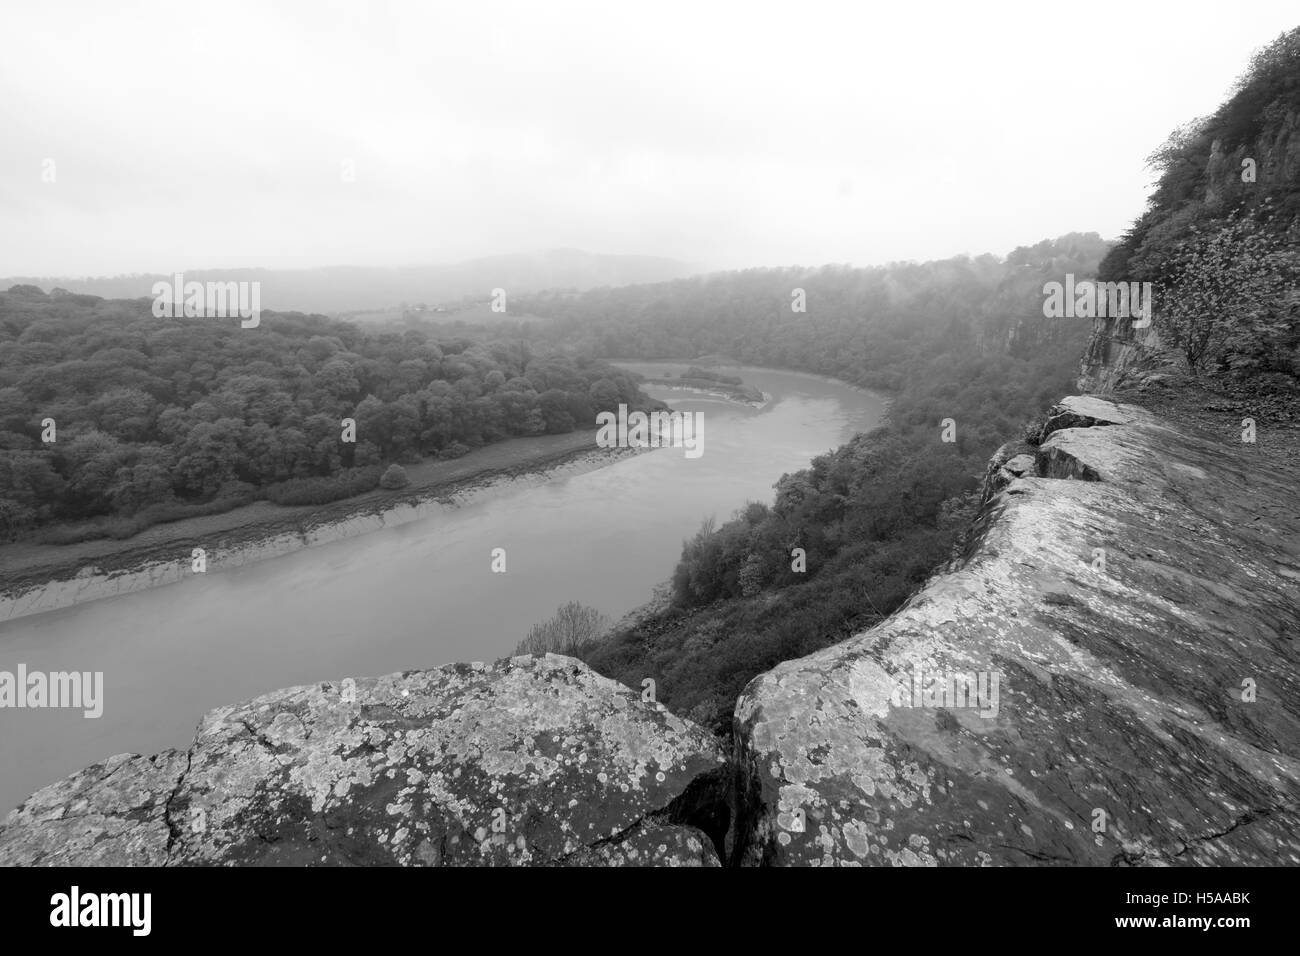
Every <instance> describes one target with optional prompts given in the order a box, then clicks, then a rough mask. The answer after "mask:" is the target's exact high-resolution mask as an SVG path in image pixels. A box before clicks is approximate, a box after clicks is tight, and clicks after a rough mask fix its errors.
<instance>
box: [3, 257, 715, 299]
mask: <svg viewBox="0 0 1300 956" xmlns="http://www.w3.org/2000/svg"><path fill="white" fill-rule="evenodd" d="M694 271H695V270H694V269H692V268H691V267H690V266H688V265H687V264H686V263H683V262H678V261H676V260H674V259H664V258H659V257H656V256H614V255H597V254H595V253H590V252H583V251H581V250H578V249H554V250H551V251H549V252H542V253H537V254H519V255H501V256H488V257H486V258H481V259H469V260H466V261H464V262H458V263H451V264H444V265H428V266H401V267H395V268H375V267H365V266H329V267H325V268H320V269H251V268H249V269H196V270H192V271H186V272H185V278H186V279H187V280H191V279H192V280H196V281H199V282H205V281H208V280H213V281H223V282H225V281H232V280H233V281H250V282H251V281H260V282H261V283H262V290H261V295H262V303H261V304H262V308H264V309H271V310H275V311H296V312H316V313H323V314H333V313H339V312H355V311H361V310H369V309H385V308H389V307H392V306H397V305H400V304H401V303H409V304H412V305H414V304H415V303H428V304H429V305H433V304H435V303H440V302H446V301H449V300H460V299H463V298H465V297H474V298H480V297H481V298H483V299H484V300H486V299H487V298H488V297H489V295H490V294H491V292H492V290H493V289H496V288H501V289H505V290H506V292H507V294H508V295H513V294H516V293H523V292H538V291H540V290H542V289H578V290H581V289H593V288H598V287H601V286H621V285H631V284H634V283H642V282H662V281H665V280H668V279H678V278H681V277H683V276H687V275H691V274H692V273H693V272H694ZM167 278H169V275H166V274H163V273H148V274H143V273H142V274H138V275H128V276H111V277H99V278H69V277H59V276H14V277H11V278H7V279H0V289H7V288H9V287H10V286H12V285H35V286H39V287H40V288H42V289H44V290H45V291H46V292H49V291H50V290H52V289H55V288H61V289H66V290H67V291H69V292H79V293H86V294H89V295H98V296H103V297H104V298H110V299H130V298H137V297H140V296H149V295H151V294H152V293H151V291H150V290H151V289H152V287H153V284H154V283H155V282H157V281H159V280H163V279H167Z"/></svg>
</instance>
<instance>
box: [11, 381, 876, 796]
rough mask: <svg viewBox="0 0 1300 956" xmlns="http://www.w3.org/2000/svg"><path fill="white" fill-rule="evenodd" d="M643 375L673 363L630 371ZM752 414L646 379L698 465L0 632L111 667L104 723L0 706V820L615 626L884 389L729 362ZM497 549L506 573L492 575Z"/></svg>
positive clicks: (551, 494) (640, 472)
mask: <svg viewBox="0 0 1300 956" xmlns="http://www.w3.org/2000/svg"><path fill="white" fill-rule="evenodd" d="M625 367H628V368H632V369H635V370H637V371H640V372H642V373H644V374H647V375H649V376H652V377H662V376H663V375H664V374H665V372H668V373H670V374H676V373H679V372H681V371H683V370H684V369H685V366H684V365H666V364H659V363H653V364H652V363H625ZM726 371H727V372H728V373H729V374H733V375H740V376H741V377H743V378H744V380H745V382H746V384H750V385H754V386H756V387H757V388H760V389H762V390H763V391H764V392H766V393H769V394H770V395H771V396H772V401H771V402H770V403H769V404H768V405H767V406H765V407H764V408H762V409H752V408H748V407H744V406H739V405H734V404H730V403H726V402H722V401H719V400H715V399H711V398H708V397H705V396H696V395H692V394H690V393H687V392H682V391H669V390H666V389H659V388H654V387H648V388H647V389H646V390H647V392H648V393H649V394H652V395H654V396H655V397H656V398H662V399H664V400H665V401H667V402H669V403H670V404H671V405H672V406H673V407H674V408H675V409H680V410H682V411H688V412H702V413H703V416H704V433H703V439H704V440H703V446H702V447H703V449H704V452H703V454H702V455H700V456H699V457H696V458H688V457H686V454H685V449H681V448H671V447H667V448H661V449H658V450H655V451H652V452H647V453H643V454H640V455H636V456H633V457H629V458H624V459H622V460H620V461H618V462H617V463H615V464H613V465H611V466H609V467H607V468H602V469H599V470H597V471H593V472H589V473H586V474H581V475H576V476H572V477H566V478H556V479H555V480H552V481H549V482H546V483H543V484H539V485H536V486H533V487H519V488H516V489H511V490H508V491H506V492H504V493H503V495H502V496H501V497H497V498H494V499H491V500H486V501H482V502H478V503H475V504H470V505H467V506H466V507H464V508H462V509H459V510H457V511H454V512H450V513H447V514H441V515H437V516H435V517H431V518H427V519H424V520H420V521H415V522H412V523H410V524H406V525H401V526H398V527H394V528H388V529H384V530H381V531H376V532H374V533H372V534H368V535H364V536H362V537H359V538H352V539H348V540H341V541H336V542H333V543H330V544H326V545H322V546H319V547H314V548H309V549H305V550H302V551H297V552H294V553H292V554H287V555H284V556H282V557H278V558H274V559H271V560H269V561H265V562H262V563H259V564H255V565H251V566H248V567H243V568H237V569H234V570H231V571H226V572H222V573H219V574H207V575H194V576H193V577H190V578H187V579H186V580H184V581H182V582H179V583H176V584H169V585H167V586H165V587H159V588H154V589H153V590H148V591H139V592H136V593H133V594H123V595H120V596H117V597H112V598H105V599H102V600H99V601H93V602H91V603H88V604H82V605H78V606H75V607H70V608H66V609H63V610H58V611H51V612H48V613H45V614H38V615H34V616H31V617H25V618H19V619H17V620H14V621H10V622H7V623H4V624H0V671H8V672H10V673H15V672H16V671H17V668H18V665H19V664H25V665H26V667H27V671H28V673H32V672H37V671H40V672H46V673H48V672H51V671H72V670H75V671H83V672H84V671H90V672H96V671H102V672H103V675H104V678H103V680H104V691H103V698H104V701H103V705H104V706H103V715H102V716H101V717H99V718H97V719H87V718H85V717H84V716H83V715H82V712H81V711H70V710H56V709H45V710H35V709H9V708H3V709H0V819H2V818H3V816H4V814H5V813H6V812H7V811H8V810H9V809H10V808H11V807H14V806H16V805H17V804H18V803H20V802H21V801H22V800H23V799H25V798H26V797H27V795H28V794H30V793H31V792H33V791H34V790H36V789H38V788H39V787H42V786H44V785H46V784H48V783H52V782H54V781H56V780H58V779H59V778H61V777H63V776H66V775H67V774H69V773H72V772H74V771H76V770H78V769H80V768H82V767H84V766H87V765H89V764H91V763H95V762H97V761H100V760H103V759H104V758H106V757H109V756H111V755H113V754H117V753H125V752H131V753H143V754H150V753H155V752H157V751H159V750H163V749H166V748H168V747H183V746H185V745H187V744H188V743H189V741H190V740H191V739H192V737H193V731H194V727H195V725H196V724H197V723H198V721H199V719H200V718H201V717H202V715H203V713H204V712H205V711H207V710H209V709H211V708H213V707H216V706H220V705H223V704H232V703H236V702H238V701H241V700H245V699H248V698H250V697H255V696H257V695H259V694H262V693H265V692H267V691H271V690H275V689H276V688H280V687H289V686H294V685H298V684H308V683H312V682H315V681H322V680H339V679H341V678H344V677H349V676H350V677H363V676H375V675H380V674H387V673H392V672H393V671H400V670H414V669H420V668H428V667H436V666H438V665H440V664H445V663H448V662H451V661H458V660H460V661H472V660H483V661H488V660H493V659H495V658H498V657H504V656H508V655H510V654H511V653H512V652H513V651H514V648H515V645H516V644H517V642H518V641H519V640H520V638H522V637H523V636H524V634H525V633H526V632H527V630H528V628H529V626H530V625H531V624H533V623H535V622H537V621H541V620H544V619H546V618H548V617H550V616H551V615H552V614H553V613H554V612H555V610H556V608H557V607H558V606H559V605H560V604H563V603H564V602H565V601H569V600H577V601H581V602H582V603H583V604H587V605H590V606H593V607H596V608H599V609H600V610H601V611H603V612H604V613H605V614H607V615H609V616H610V617H611V618H612V619H617V618H618V617H621V616H622V615H623V614H625V613H626V612H627V611H629V610H631V609H632V608H634V607H636V606H638V605H640V604H642V603H644V602H645V601H646V600H647V599H648V598H649V597H650V591H651V588H652V587H653V586H654V585H655V584H657V583H658V582H660V581H663V580H664V579H666V578H667V577H669V576H670V575H671V573H672V569H673V567H674V565H675V564H676V562H677V558H678V557H679V555H680V554H681V546H682V541H683V539H684V538H687V537H689V536H691V535H692V534H694V533H695V531H696V530H697V529H698V528H699V526H700V523H701V522H702V521H703V519H705V518H706V517H708V516H710V515H714V516H716V517H717V520H718V521H719V523H721V522H722V521H725V520H726V519H727V518H728V517H730V516H731V514H732V513H733V512H734V511H736V510H737V509H738V508H741V507H742V506H743V505H744V504H745V503H746V502H747V501H765V502H770V501H771V500H772V486H773V484H774V483H775V482H776V480H777V479H778V478H780V477H781V475H782V474H784V473H786V472H790V471H796V470H798V469H800V468H802V467H805V466H806V465H807V464H808V462H809V461H810V459H812V458H813V457H814V456H816V455H818V454H821V453H822V452H825V451H827V450H829V449H831V448H834V447H836V446H837V445H840V444H843V443H844V442H845V441H847V440H848V438H849V437H850V436H852V435H853V434H854V433H855V432H858V431H865V430H867V429H870V428H872V427H874V426H875V425H876V424H877V423H878V421H879V419H880V416H881V414H882V412H883V410H884V404H883V400H882V399H881V398H879V397H878V396H875V395H872V394H870V393H867V392H863V391H861V390H858V389H854V388H851V387H849V386H847V385H844V384H841V383H838V382H832V381H829V380H827V379H823V378H819V377H816V376H811V375H802V374H799V373H794V372H779V371H773V370H769V369H753V368H733V369H727V370H726ZM495 548H503V549H505V553H506V554H505V561H506V571H505V573H494V572H493V571H492V551H493V549H495Z"/></svg>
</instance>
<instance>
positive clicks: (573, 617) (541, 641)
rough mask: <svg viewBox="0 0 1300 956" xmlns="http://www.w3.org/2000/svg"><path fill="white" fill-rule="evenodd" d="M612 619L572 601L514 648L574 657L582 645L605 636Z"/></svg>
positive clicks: (533, 652)
mask: <svg viewBox="0 0 1300 956" xmlns="http://www.w3.org/2000/svg"><path fill="white" fill-rule="evenodd" d="M608 629H609V620H608V619H607V618H606V617H605V615H603V614H601V613H600V612H599V611H597V610H596V609H595V608H592V607H584V606H583V605H581V604H579V603H578V602H577V601H570V602H569V603H568V604H565V605H564V606H563V607H561V608H560V609H559V610H558V611H556V612H555V616H554V617H553V618H551V619H550V620H549V621H544V622H543V623H541V624H534V625H533V626H532V627H530V628H529V629H528V636H527V637H525V638H524V639H523V640H522V641H520V642H519V646H518V647H516V648H515V653H516V654H545V653H547V652H550V653H552V654H564V655H567V656H569V657H574V656H576V655H577V653H578V652H579V651H580V650H581V649H582V648H583V646H584V645H587V644H590V643H592V642H594V641H595V640H597V639H598V638H600V637H601V636H603V635H604V633H605V632H606V631H607V630H608Z"/></svg>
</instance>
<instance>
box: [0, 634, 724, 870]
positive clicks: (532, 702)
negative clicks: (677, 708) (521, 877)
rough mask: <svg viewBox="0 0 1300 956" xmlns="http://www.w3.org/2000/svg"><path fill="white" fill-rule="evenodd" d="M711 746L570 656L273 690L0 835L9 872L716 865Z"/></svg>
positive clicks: (719, 783) (51, 794)
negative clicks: (43, 868) (32, 868)
mask: <svg viewBox="0 0 1300 956" xmlns="http://www.w3.org/2000/svg"><path fill="white" fill-rule="evenodd" d="M723 766H724V760H723V756H722V754H721V753H720V751H719V750H718V748H717V746H716V745H715V743H714V741H713V738H712V737H710V736H709V735H708V734H706V733H705V732H704V731H702V730H700V729H699V728H697V727H694V726H692V725H690V724H687V723H686V722H685V721H683V720H680V719H678V718H677V717H675V716H673V715H672V714H670V713H669V712H668V711H666V710H665V709H664V708H663V707H661V706H659V705H656V704H654V703H649V702H643V701H642V700H641V698H640V696H639V695H637V694H634V693H633V692H632V691H630V690H628V689H627V688H625V687H623V686H622V685H621V684H617V683H615V682H613V681H610V680H607V679H606V678H603V677H600V676H598V675H596V674H595V673H593V672H592V671H590V670H588V669H587V668H586V667H585V666H584V665H583V664H581V663H579V662H578V661H575V660H572V659H570V658H565V657H557V656H554V655H547V656H545V657H518V658H513V659H510V660H502V661H498V662H497V663H495V664H492V665H483V664H473V665H470V664H454V665H448V666H446V667H442V668H439V669H437V670H431V671H422V672H416V673H407V674H396V675H392V676H388V677H381V678H377V679H368V680H358V681H355V682H351V681H348V682H344V683H341V684H331V683H326V684H318V685H312V686H308V687H295V688H291V689H289V690H282V691H278V692H276V693H273V694H268V695H267V696H264V697H260V698H258V699H256V700H253V701H250V702H248V703H245V704H241V705H239V706H237V707H225V708H220V709H218V710H215V711H213V712H211V713H210V714H208V715H207V716H206V717H205V718H204V719H203V722H202V723H201V725H200V726H199V730H198V733H197V735H196V737H195V739H194V743H193V745H192V746H191V747H190V748H189V749H188V750H187V751H185V752H183V753H182V752H178V751H170V752H167V753H163V754H159V755H157V756H154V757H148V758H146V757H139V756H131V755H125V754H124V755H121V756H118V757H114V758H112V759H110V760H108V761H107V762H105V763H102V764H98V765H96V766H93V767H90V768H88V769H86V770H84V771H82V772H81V773H78V774H74V775H73V776H71V777H69V778H67V779H66V780H63V781H62V782H60V783H56V784H53V785H52V786H49V787H46V788H45V789H43V790H41V791H39V792H38V793H36V794H35V795H34V796H32V797H31V798H30V799H29V800H27V801H26V802H25V803H24V804H23V805H22V806H20V807H19V808H18V809H17V810H15V811H13V812H12V813H11V814H10V815H9V817H8V818H7V820H6V821H5V822H4V824H3V825H0V864H8V865H33V864H35V865H145V866H167V865H204V864H228V865H249V864H267V865H286V866H296V865H413V866H424V865H427V866H437V865H498V866H500V865H531V866H546V865H574V864H577V865H583V864H598V865H632V866H635V865H658V866H717V865H718V863H719V855H718V853H719V848H720V846H721V844H722V841H723V840H724V839H725V835H726V830H727V825H728V819H727V812H726V802H725V799H723V798H722V796H721V794H722V789H723V787H724V786H725V780H726V775H725V774H724V773H723V770H722V768H723Z"/></svg>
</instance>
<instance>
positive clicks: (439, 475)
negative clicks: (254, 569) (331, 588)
mask: <svg viewBox="0 0 1300 956" xmlns="http://www.w3.org/2000/svg"><path fill="white" fill-rule="evenodd" d="M637 453H638V450H637V449H632V448H599V447H597V445H596V444H595V440H594V438H593V436H592V434H591V433H590V432H586V431H584V432H573V433H570V434H566V435H544V436H539V437H536V438H517V439H511V440H508V441H504V442H500V443H497V444H493V445H488V446H486V447H484V448H480V449H477V450H475V451H473V452H471V453H470V454H468V455H465V456H463V457H462V458H458V459H454V460H451V461H432V462H423V463H420V464H415V465H408V466H406V472H407V476H408V477H409V479H410V484H409V485H408V486H407V487H405V488H402V489H401V490H399V491H383V490H378V489H377V490H375V491H371V492H367V493H365V494H363V495H357V496H355V497H352V498H347V499H344V500H342V501H336V502H331V503H330V504H326V505H301V506H285V505H275V504H271V503H270V502H266V501H258V502H254V503H253V504H250V505H246V506H244V507H242V508H236V509H234V510H232V511H228V512H225V513H224V514H218V515H207V516H203V517H197V518H186V519H183V520H181V521H175V522H170V523H168V524H160V525H155V526H154V527H152V528H149V529H147V530H145V531H142V532H141V533H140V534H137V535H134V536H133V537H131V538H127V539H125V540H121V541H118V540H112V539H97V540H94V541H84V542H79V543H77V544H71V545H49V544H31V543H18V544H12V545H6V546H4V547H0V622H3V621H7V620H13V619H15V618H19V617H24V616H27V615H30V614H39V613H42V612H44V611H52V610H56V609H58V608H63V607H70V606H72V605H74V604H81V603H83V602H86V601H93V600H96V599H98V598H102V597H110V596H112V595H116V594H125V593H128V592H131V591H138V590H142V589H144V588H150V587H157V586H160V585H163V584H170V583H172V582H174V581H179V580H182V579H183V578H185V577H187V576H188V575H190V574H193V573H196V572H195V570H194V567H193V561H194V555H193V552H194V549H197V548H202V549H203V552H204V556H203V558H204V563H205V567H206V570H205V572H204V573H211V572H214V571H221V570H225V569H230V568H235V567H241V566H244V565H247V564H251V563H254V562H257V561H262V560H266V559H269V558H274V557H279V556H280V555H284V554H289V553H291V552H293V551H297V550H299V549H301V548H306V547H311V546H313V545H318V544H324V543H327V542H330V541H337V540H340V539H342V538H351V537H355V536H357V535H361V534H366V533H368V532H371V531H377V530H379V529H380V528H387V527H393V526H395V525H399V524H405V523H407V522H410V521H417V520H420V519H421V518H426V517H429V516H431V515H434V514H437V513H439V512H442V511H445V510H448V509H454V508H458V507H461V506H463V505H466V504H469V503H471V502H476V501H482V500H485V499H486V498H490V497H492V496H495V495H498V494H501V493H503V492H504V491H505V490H507V489H509V488H513V487H518V486H519V485H520V484H533V483H539V482H544V481H550V480H552V479H553V478H557V477H567V476H571V475H577V474H583V473H585V472H588V471H594V470H596V469H598V468H603V467H605V466H607V465H611V464H613V463H614V462H616V461H618V460H619V459H621V458H623V457H625V456H627V455H630V454H637Z"/></svg>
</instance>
